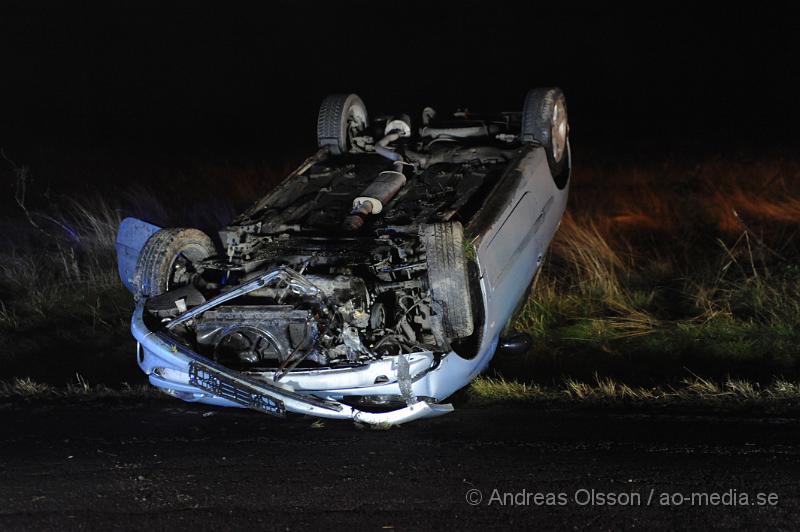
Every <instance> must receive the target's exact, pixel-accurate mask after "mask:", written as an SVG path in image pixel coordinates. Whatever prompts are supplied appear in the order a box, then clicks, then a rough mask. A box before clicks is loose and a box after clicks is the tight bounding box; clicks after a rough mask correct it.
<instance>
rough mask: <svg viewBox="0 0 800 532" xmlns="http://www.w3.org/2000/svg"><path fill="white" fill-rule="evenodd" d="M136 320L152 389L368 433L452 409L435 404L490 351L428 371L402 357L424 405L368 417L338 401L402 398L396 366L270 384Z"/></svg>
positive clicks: (304, 375) (418, 357) (427, 364)
mask: <svg viewBox="0 0 800 532" xmlns="http://www.w3.org/2000/svg"><path fill="white" fill-rule="evenodd" d="M143 315H144V303H143V302H139V304H138V305H137V307H136V309H135V311H134V314H133V319H132V322H131V332H132V333H133V336H134V337H135V338H136V340H137V341H138V347H137V362H138V363H139V366H140V367H141V369H142V370H143V371H144V372H145V373H146V374H147V375H148V376H149V380H150V383H151V384H152V385H154V386H156V387H158V388H161V389H162V390H164V391H165V392H167V393H169V394H171V395H174V396H176V397H178V398H180V399H183V400H185V401H196V402H202V403H207V404H213V405H218V406H236V407H246V408H252V409H254V410H259V411H262V412H265V413H269V414H273V415H277V416H283V415H284V414H285V413H286V412H294V413H298V414H307V415H313V416H318V417H322V418H331V419H351V420H353V421H357V422H362V423H367V424H372V425H384V424H385V425H399V424H402V423H406V422H408V421H412V420H415V419H420V418H426V417H434V416H439V415H442V414H446V413H448V412H451V411H452V410H453V407H452V405H449V404H437V403H436V401H439V400H442V399H445V398H447V397H448V396H450V395H451V394H452V393H453V392H455V391H456V390H458V389H460V388H461V387H463V386H465V385H466V384H467V383H469V382H470V380H472V378H474V377H475V376H476V375H477V374H478V373H479V372H480V371H482V370H483V368H484V367H485V366H486V364H488V362H489V359H490V358H491V355H492V353H493V352H494V348H495V346H496V343H497V339H496V338H495V339H494V341H493V342H490V345H488V346H487V348H486V349H484V350H482V351H481V353H479V355H478V356H476V357H475V358H473V359H470V360H467V359H464V358H461V357H460V356H458V355H457V354H456V353H455V352H450V353H448V354H446V355H444V356H443V357H442V359H441V360H440V361H439V363H438V364H434V363H433V357H432V356H431V354H430V353H426V352H420V353H412V354H410V355H405V356H406V357H407V361H408V362H409V367H410V375H411V381H412V382H411V383H410V384H411V391H412V394H413V396H414V397H425V398H428V400H425V401H417V402H414V403H412V404H410V405H409V406H407V407H405V408H401V409H398V410H393V411H389V412H380V413H373V412H365V411H362V410H358V409H356V408H353V407H351V406H350V405H347V404H344V403H342V402H340V400H341V399H342V398H343V397H345V396H376V395H377V396H402V395H403V392H402V391H401V386H400V383H399V380H398V378H397V373H398V372H397V364H396V362H392V361H387V360H382V361H376V362H375V363H373V364H370V365H368V366H366V367H362V368H352V369H345V370H316V371H302V372H296V373H295V372H293V373H290V374H288V375H287V376H286V377H285V378H284V379H283V380H282V381H280V382H277V383H276V382H273V381H270V380H269V379H256V378H254V377H252V376H250V375H247V374H244V373H241V372H238V371H234V370H231V369H229V368H226V367H224V366H221V365H219V364H217V363H216V362H214V361H213V360H210V359H208V358H206V357H204V356H202V355H200V354H198V353H196V352H194V351H192V350H191V349H188V348H187V347H185V346H183V345H181V344H179V343H178V342H175V341H173V340H172V339H171V338H170V337H169V336H168V334H166V333H165V332H162V331H151V330H150V329H148V328H147V326H146V325H145V323H144V320H143ZM384 379H385V382H384ZM376 381H378V382H381V383H380V384H376ZM406 393H407V392H406ZM429 401H431V402H429Z"/></svg>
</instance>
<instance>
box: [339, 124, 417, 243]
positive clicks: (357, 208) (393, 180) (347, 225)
mask: <svg viewBox="0 0 800 532" xmlns="http://www.w3.org/2000/svg"><path fill="white" fill-rule="evenodd" d="M409 132H410V129H409ZM401 136H405V135H404V134H403V132H402V131H399V132H398V131H394V132H391V133H389V134H387V135H386V136H385V137H383V138H382V139H381V140H380V141H378V143H377V144H376V145H375V152H376V153H379V154H380V155H383V156H384V157H386V158H387V159H389V160H390V161H393V162H394V170H386V171H384V172H381V173H380V174H378V177H376V178H375V181H373V182H372V183H370V185H369V186H368V187H367V188H365V189H364V191H363V192H362V193H361V195H360V196H358V197H357V198H356V199H354V200H353V210H352V211H350V214H349V215H347V217H346V218H345V219H344V221H343V222H342V229H344V230H345V231H358V230H359V229H361V228H362V227H364V221H365V219H366V217H367V216H369V215H370V214H378V213H379V212H381V211H382V210H383V206H384V205H386V204H387V203H389V202H390V201H392V199H393V198H394V197H395V196H396V195H397V193H398V192H400V189H401V188H403V187H404V186H405V184H406V176H405V175H404V174H403V164H404V163H403V156H402V155H400V154H399V153H397V152H396V151H394V150H391V149H389V148H387V145H388V144H389V143H390V142H394V141H395V140H397V139H399V138H400V137H401Z"/></svg>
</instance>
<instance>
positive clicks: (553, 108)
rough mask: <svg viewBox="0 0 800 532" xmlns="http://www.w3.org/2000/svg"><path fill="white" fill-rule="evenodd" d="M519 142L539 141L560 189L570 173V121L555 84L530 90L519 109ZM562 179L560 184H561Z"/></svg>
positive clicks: (563, 100) (565, 103) (564, 102)
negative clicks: (520, 111)
mask: <svg viewBox="0 0 800 532" xmlns="http://www.w3.org/2000/svg"><path fill="white" fill-rule="evenodd" d="M521 138H522V142H525V143H531V144H539V145H540V146H542V147H544V149H545V151H546V152H547V162H548V164H549V166H550V173H551V174H552V175H553V178H554V179H556V184H557V185H559V188H563V187H564V185H566V179H565V178H564V176H567V177H568V174H569V164H570V161H569V159H570V153H569V122H568V117H567V100H566V98H565V97H564V93H563V92H562V91H561V89H559V88H558V87H551V88H542V89H532V90H531V91H529V92H528V94H527V96H526V97H525V106H524V107H523V110H522V130H521ZM560 181H563V184H562V183H560Z"/></svg>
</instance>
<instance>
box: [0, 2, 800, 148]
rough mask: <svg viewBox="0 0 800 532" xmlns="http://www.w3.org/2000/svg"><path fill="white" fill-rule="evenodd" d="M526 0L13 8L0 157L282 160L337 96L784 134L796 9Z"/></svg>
mask: <svg viewBox="0 0 800 532" xmlns="http://www.w3.org/2000/svg"><path fill="white" fill-rule="evenodd" d="M549 6H550V4H549V3H545V2H542V3H536V4H532V3H531V4H529V3H523V2H497V1H494V2H444V3H434V2H401V3H388V2H350V3H344V2H325V3H322V2H302V1H301V2H291V3H290V2H269V3H265V4H264V5H261V6H260V7H259V9H257V10H254V9H251V8H252V6H248V7H245V5H241V6H239V7H228V8H226V9H225V10H223V11H217V10H212V9H206V8H198V7H196V6H194V5H193V4H185V5H183V6H181V5H178V6H175V5H173V6H172V7H170V8H169V9H167V8H164V7H161V6H157V5H150V6H146V5H142V4H140V3H130V4H127V5H122V6H117V7H115V8H113V9H111V8H109V7H108V6H107V5H100V6H94V7H83V8H82V9H81V10H80V11H78V10H76V9H74V8H73V7H72V6H70V5H67V4H42V3H39V4H33V5H31V4H29V3H19V4H18V5H17V6H13V5H12V6H8V5H7V6H6V7H5V8H3V10H2V12H3V13H2V22H0V34H1V35H2V37H1V38H2V40H3V46H2V62H1V63H0V66H1V68H2V88H1V89H0V90H2V92H3V95H2V98H1V99H0V104H2V111H3V112H2V124H0V126H1V129H0V135H1V137H0V145H2V146H3V147H5V148H6V149H12V150H17V151H20V150H22V151H25V150H30V149H44V148H48V149H52V148H58V149H62V150H95V151H98V152H99V151H105V152H131V151H136V152H137V153H141V154H142V156H143V157H146V156H147V155H148V154H170V153H182V154H187V155H188V156H190V157H191V156H196V157H210V156H216V155H220V156H228V155H232V154H259V155H260V156H271V157H281V156H282V155H286V156H287V157H288V156H289V155H292V156H294V155H295V154H297V153H304V152H305V153H307V152H308V151H309V150H312V149H313V148H314V143H315V137H314V134H315V131H314V127H315V126H314V123H315V122H314V121H315V118H316V112H317V108H318V106H319V102H320V101H321V99H322V98H323V97H324V96H325V95H326V94H328V93H331V92H357V93H359V94H360V95H361V96H362V97H363V99H364V100H365V102H366V103H367V106H368V108H369V109H370V110H371V112H373V113H374V112H377V111H384V112H393V111H408V112H410V114H411V115H412V116H418V113H419V110H420V109H421V108H422V107H423V106H424V105H433V106H434V107H437V108H438V109H439V110H440V111H445V110H451V109H454V108H455V107H468V108H470V109H472V110H481V109H483V110H519V109H521V106H522V101H523V97H524V95H525V92H526V91H527V90H528V89H529V88H531V87H535V86H547V85H558V86H561V87H562V88H563V89H564V91H565V92H566V94H567V98H568V104H569V110H570V118H571V122H572V134H573V143H574V144H578V145H580V144H583V145H585V146H600V145H602V146H607V145H618V146H620V148H625V147H630V146H636V145H641V144H642V143H654V144H658V145H664V146H670V145H679V144H681V143H693V144H695V145H701V146H707V147H708V149H709V150H710V149H717V148H718V147H719V146H725V145H743V144H749V145H771V144H774V143H791V142H794V141H795V140H796V138H797V129H796V125H795V124H796V122H797V119H798V118H800V116H799V115H800V113H798V105H797V103H796V102H797V98H798V89H800V83H798V81H799V79H800V78H799V77H798V68H797V63H796V57H795V55H796V52H797V49H798V47H797V35H796V31H797V29H798V23H797V20H798V19H797V13H795V12H791V11H788V10H780V9H775V8H767V7H764V6H762V5H755V4H753V6H752V7H750V8H748V9H744V8H730V7H726V8H723V7H720V8H719V9H718V10H713V11H712V10H708V9H705V10H702V11H698V10H696V9H693V8H690V7H686V6H677V5H674V4H658V6H660V7H653V5H649V4H648V9H646V10H645V9H643V8H637V9H630V8H623V7H616V8H613V9H607V8H603V9H601V8H598V7H593V8H584V7H577V6H567V7H564V8H559V9H554V8H551V7H549Z"/></svg>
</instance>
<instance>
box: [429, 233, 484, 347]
mask: <svg viewBox="0 0 800 532" xmlns="http://www.w3.org/2000/svg"><path fill="white" fill-rule="evenodd" d="M420 238H421V240H422V241H423V243H424V245H425V256H426V261H427V266H428V283H429V285H430V291H431V295H432V298H433V301H434V302H435V303H436V304H437V305H436V306H435V308H436V307H441V312H442V328H443V329H444V331H443V332H444V335H445V336H446V337H447V338H451V339H454V338H464V337H466V336H469V335H470V334H472V331H473V327H474V324H473V319H472V305H471V301H470V291H469V280H468V277H467V261H466V257H465V256H464V229H463V228H462V226H461V224H460V223H459V222H450V223H439V224H429V225H424V226H422V228H421V229H420Z"/></svg>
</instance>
